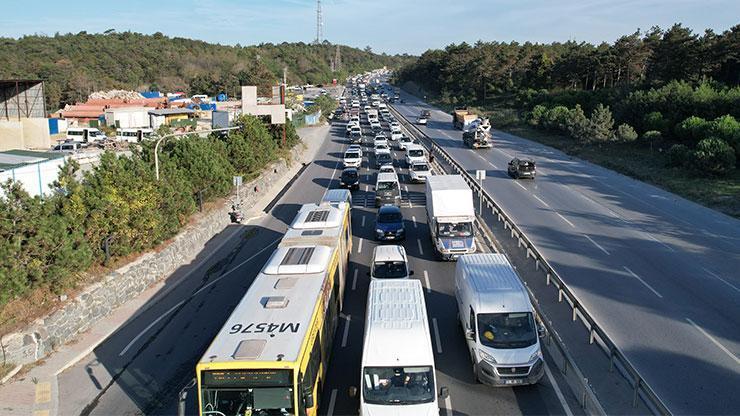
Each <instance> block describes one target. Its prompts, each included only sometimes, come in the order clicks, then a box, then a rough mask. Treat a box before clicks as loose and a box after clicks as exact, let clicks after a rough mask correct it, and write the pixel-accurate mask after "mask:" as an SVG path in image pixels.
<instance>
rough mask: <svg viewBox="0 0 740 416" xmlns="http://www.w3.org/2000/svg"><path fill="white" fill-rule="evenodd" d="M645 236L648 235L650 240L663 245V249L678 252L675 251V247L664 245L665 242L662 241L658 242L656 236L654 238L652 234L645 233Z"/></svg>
mask: <svg viewBox="0 0 740 416" xmlns="http://www.w3.org/2000/svg"><path fill="white" fill-rule="evenodd" d="M644 234H645V235H647V236H648V238H650V239H651V240H653V241H655V242H656V243H658V244H660V245H662V246H663V247H665V248H667V249H668V250H671V251H676V250H675V249H674V248H673V247H671V246H669V245H668V244H666V243H664V242H662V241H660V240H658V239H657V238H655V237H654V236H653V235H652V234H650V233H644Z"/></svg>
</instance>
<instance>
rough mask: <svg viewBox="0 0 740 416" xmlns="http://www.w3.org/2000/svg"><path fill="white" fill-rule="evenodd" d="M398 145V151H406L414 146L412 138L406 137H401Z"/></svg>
mask: <svg viewBox="0 0 740 416" xmlns="http://www.w3.org/2000/svg"><path fill="white" fill-rule="evenodd" d="M396 143H397V144H398V150H406V148H407V147H408V146H409V145H410V144H412V141H411V139H410V138H408V137H406V136H401V138H400V139H398V141H397V142H396Z"/></svg>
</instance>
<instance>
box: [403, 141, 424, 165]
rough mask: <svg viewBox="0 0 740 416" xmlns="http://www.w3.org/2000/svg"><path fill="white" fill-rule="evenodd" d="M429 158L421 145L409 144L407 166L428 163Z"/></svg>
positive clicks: (407, 147) (407, 146)
mask: <svg viewBox="0 0 740 416" xmlns="http://www.w3.org/2000/svg"><path fill="white" fill-rule="evenodd" d="M426 161H427V156H426V154H425V153H424V148H423V147H421V145H418V144H408V145H406V166H409V167H411V165H413V164H414V163H417V162H421V163H423V162H426Z"/></svg>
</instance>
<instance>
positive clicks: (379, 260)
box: [368, 245, 414, 279]
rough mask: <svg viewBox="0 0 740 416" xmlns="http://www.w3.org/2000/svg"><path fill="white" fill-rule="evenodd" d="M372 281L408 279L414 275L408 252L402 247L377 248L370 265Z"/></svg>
mask: <svg viewBox="0 0 740 416" xmlns="http://www.w3.org/2000/svg"><path fill="white" fill-rule="evenodd" d="M368 273H369V274H370V278H371V279H408V278H409V277H410V276H412V275H413V274H414V272H413V271H412V270H409V267H408V257H406V250H405V249H404V248H403V247H402V246H396V245H393V246H391V245H386V246H377V247H375V249H374V250H373V260H372V262H371V263H370V272H368Z"/></svg>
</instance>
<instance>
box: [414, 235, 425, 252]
mask: <svg viewBox="0 0 740 416" xmlns="http://www.w3.org/2000/svg"><path fill="white" fill-rule="evenodd" d="M416 243H417V244H419V254H421V255H422V256H423V255H424V249H423V248H422V247H421V240H420V239H418V238H417V239H416Z"/></svg>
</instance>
